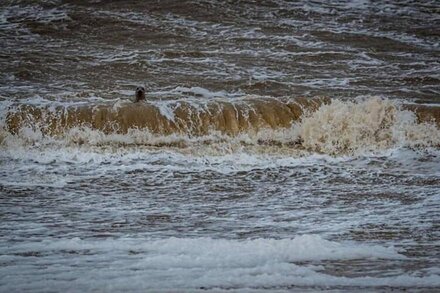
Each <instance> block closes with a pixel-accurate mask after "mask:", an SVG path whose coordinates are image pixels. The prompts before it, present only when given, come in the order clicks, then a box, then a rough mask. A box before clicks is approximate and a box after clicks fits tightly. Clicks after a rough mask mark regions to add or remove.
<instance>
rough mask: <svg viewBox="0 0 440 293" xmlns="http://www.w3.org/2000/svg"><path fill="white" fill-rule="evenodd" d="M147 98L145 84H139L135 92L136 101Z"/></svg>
mask: <svg viewBox="0 0 440 293" xmlns="http://www.w3.org/2000/svg"><path fill="white" fill-rule="evenodd" d="M143 100H145V88H144V87H143V86H138V87H137V88H136V92H135V100H134V102H135V103H136V102H139V101H143Z"/></svg>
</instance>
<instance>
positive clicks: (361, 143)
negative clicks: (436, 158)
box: [298, 98, 440, 154]
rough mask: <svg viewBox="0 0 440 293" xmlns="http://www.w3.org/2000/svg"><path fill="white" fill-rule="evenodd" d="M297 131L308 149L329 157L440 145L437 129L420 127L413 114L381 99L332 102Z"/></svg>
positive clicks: (429, 124) (322, 107)
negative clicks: (330, 155) (403, 147)
mask: <svg viewBox="0 0 440 293" xmlns="http://www.w3.org/2000/svg"><path fill="white" fill-rule="evenodd" d="M298 127H299V136H300V137H301V139H302V145H303V146H304V147H305V148H306V149H308V150H311V151H318V152H323V153H327V154H341V153H355V152H358V151H375V150H383V149H387V148H392V147H400V146H409V147H417V146H422V147H427V146H439V145H440V130H439V128H438V126H437V125H435V124H434V123H426V122H425V123H418V122H417V116H416V115H415V113H414V112H411V111H406V110H400V109H399V107H398V106H397V105H396V104H395V103H394V102H392V101H390V100H383V99H379V98H370V99H367V100H364V101H360V102H351V101H344V102H343V101H339V100H333V101H332V103H331V104H329V105H322V106H321V107H320V108H319V109H318V111H316V112H313V113H311V114H310V115H309V116H307V117H305V118H304V119H303V120H302V122H301V123H300V124H299V126H298Z"/></svg>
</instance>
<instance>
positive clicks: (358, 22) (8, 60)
mask: <svg viewBox="0 0 440 293" xmlns="http://www.w3.org/2000/svg"><path fill="white" fill-rule="evenodd" d="M1 6H2V8H1V14H0V21H1V24H0V25H1V30H0V34H1V35H0V39H1V47H2V48H1V49H2V50H1V51H2V52H1V56H0V58H1V59H0V65H1V67H2V72H1V74H2V76H1V85H2V95H3V96H7V97H11V96H12V97H29V95H30V93H33V94H42V95H45V94H51V95H55V96H56V95H59V94H63V93H65V92H70V93H71V94H73V95H79V93H84V94H86V93H91V94H96V95H98V96H100V97H109V98H115V97H118V96H120V94H121V93H125V91H130V93H131V91H132V90H133V87H135V86H136V85H139V84H145V85H147V87H148V88H149V91H151V93H152V95H151V96H152V97H153V98H154V97H156V96H157V95H158V94H159V93H161V92H163V91H167V90H168V91H171V92H172V93H174V94H176V93H175V91H176V87H178V86H182V87H187V88H191V87H202V88H205V89H208V90H209V91H212V92H216V91H224V92H226V93H227V94H233V93H245V94H258V95H271V96H275V97H279V96H285V95H288V96H292V95H306V96H313V95H327V96H331V97H342V98H347V97H354V96H357V95H361V94H369V95H371V94H379V95H384V96H387V97H393V98H406V99H423V100H428V101H437V102H438V94H439V70H440V69H439V66H440V65H439V50H440V47H439V30H438V25H439V22H440V16H439V5H438V3H437V1H332V3H327V2H326V1H310V2H308V1H299V2H297V1H292V2H288V1H256V2H255V1H194V2H192V1H159V2H156V1H128V2H127V1H44V2H42V1H41V2H40V1H2V4H1ZM173 89H174V91H173Z"/></svg>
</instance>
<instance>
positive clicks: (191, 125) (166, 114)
mask: <svg viewBox="0 0 440 293" xmlns="http://www.w3.org/2000/svg"><path fill="white" fill-rule="evenodd" d="M3 108H4V109H3V113H2V114H1V119H2V121H1V126H2V132H1V136H0V139H1V143H2V145H3V147H13V146H14V145H17V144H39V145H42V144H45V145H47V144H49V145H50V144H54V143H56V144H60V143H62V144H69V145H70V144H79V145H93V146H102V145H116V146H133V145H134V146H136V145H142V146H153V147H164V146H171V147H178V148H191V147H194V146H213V145H229V146H258V147H259V148H262V149H264V148H266V149H267V148H271V149H272V150H273V149H274V148H275V149H276V148H279V149H295V150H304V151H311V152H318V153H325V154H331V155H338V154H354V153H357V152H364V151H377V150H383V149H388V148H393V147H411V148H426V147H435V148H438V147H439V146H440V130H439V125H440V124H439V122H440V107H438V106H424V105H415V104H406V105H402V104H399V103H398V102H395V101H392V100H387V99H381V98H378V97H367V98H364V99H360V100H356V101H341V100H336V99H335V100H331V99H328V98H314V99H306V98H296V99H288V100H283V99H275V98H270V97H266V98H255V97H244V98H241V99H237V100H234V101H225V100H210V101H203V102H202V101H188V100H177V101H160V102H154V101H153V102H146V103H131V102H125V101H122V100H117V101H113V102H107V103H100V104H90V103H82V104H73V105H63V104H60V105H54V104H53V103H49V104H48V105H42V104H38V105H35V104H15V105H14V104H10V105H9V106H7V107H6V106H4V107H3ZM228 149H233V148H228Z"/></svg>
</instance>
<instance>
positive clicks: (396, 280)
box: [0, 235, 440, 291]
mask: <svg viewBox="0 0 440 293" xmlns="http://www.w3.org/2000/svg"><path fill="white" fill-rule="evenodd" d="M109 255H111V258H108V256H109ZM59 256H64V257H63V260H60V262H59V263H58V264H57V265H56V266H57V269H53V268H47V269H46V273H48V272H50V274H51V275H50V277H49V278H48V280H50V282H53V283H56V284H57V288H58V289H63V290H64V289H66V290H67V289H69V288H72V286H74V287H75V290H80V291H94V290H111V291H114V290H129V291H130V290H138V289H139V288H142V290H155V291H156V290H160V291H168V290H171V291H174V290H179V291H180V290H234V291H235V290H250V289H258V288H265V289H269V290H272V289H278V290H279V289H282V288H302V287H304V286H307V287H312V288H316V289H318V288H325V287H326V286H329V285H330V286H336V287H337V286H343V287H346V288H350V287H351V288H364V289H366V288H368V289H369V290H374V289H380V288H389V287H396V288H406V287H408V286H409V287H412V286H414V285H417V286H419V287H424V288H434V287H436V286H439V285H440V280H439V275H437V274H436V273H434V272H432V273H431V272H429V271H427V273H426V274H425V275H423V276H413V275H408V274H404V275H391V276H387V277H375V276H374V273H373V272H371V274H372V276H370V277H351V278H347V277H342V276H337V274H333V273H331V272H330V271H328V270H327V269H326V267H325V265H315V264H314V262H317V261H326V260H333V261H335V260H338V261H346V262H350V261H352V262H354V263H356V262H358V263H364V264H366V263H369V262H371V263H375V262H379V261H381V260H382V261H383V260H387V261H390V262H392V261H395V262H405V261H406V260H407V258H406V257H404V256H403V255H401V254H399V253H398V252H397V251H396V249H394V248H392V247H382V246H378V245H363V244H357V243H352V242H344V243H338V242H334V241H328V240H325V239H323V238H321V237H320V236H318V235H301V236H296V237H294V238H290V239H279V240H277V239H263V238H257V239H249V240H227V239H212V238H167V239H160V240H140V239H136V238H121V239H115V240H110V239H109V240H83V239H80V238H72V239H63V240H57V239H45V240H43V241H30V242H28V243H26V244H19V245H15V246H13V247H10V248H8V249H6V250H5V251H4V254H3V256H2V261H3V262H8V263H11V265H9V266H8V267H7V271H5V270H6V268H4V267H3V268H2V269H0V272H1V273H2V275H8V278H11V281H10V282H9V284H14V286H11V285H3V286H2V289H3V290H30V289H32V290H37V291H39V290H42V289H44V288H45V287H44V286H45V282H47V280H46V281H44V282H43V281H41V280H37V279H34V278H31V280H29V281H28V282H19V279H16V278H17V277H16V276H20V275H22V274H23V273H26V271H27V266H28V265H27V264H29V265H30V264H31V263H32V264H33V265H37V266H39V265H44V263H45V262H47V260H49V259H51V258H54V257H59ZM103 258H108V260H107V263H106V265H105V267H102V268H101V269H100V276H99V279H96V278H95V275H91V274H89V273H88V272H89V270H93V269H96V267H95V264H96V263H97V262H100V261H99V260H100V259H103ZM16 259H20V260H23V261H24V263H22V264H21V265H14V264H13V263H14V260H16ZM78 261H80V266H79V267H78ZM304 264H306V265H304ZM72 269H73V270H75V271H76V272H77V275H76V277H75V279H73V280H72V279H70V278H68V276H69V274H68V272H69V271H70V270H72ZM434 271H435V270H434ZM13 280H15V281H13ZM104 280H105V281H104Z"/></svg>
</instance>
